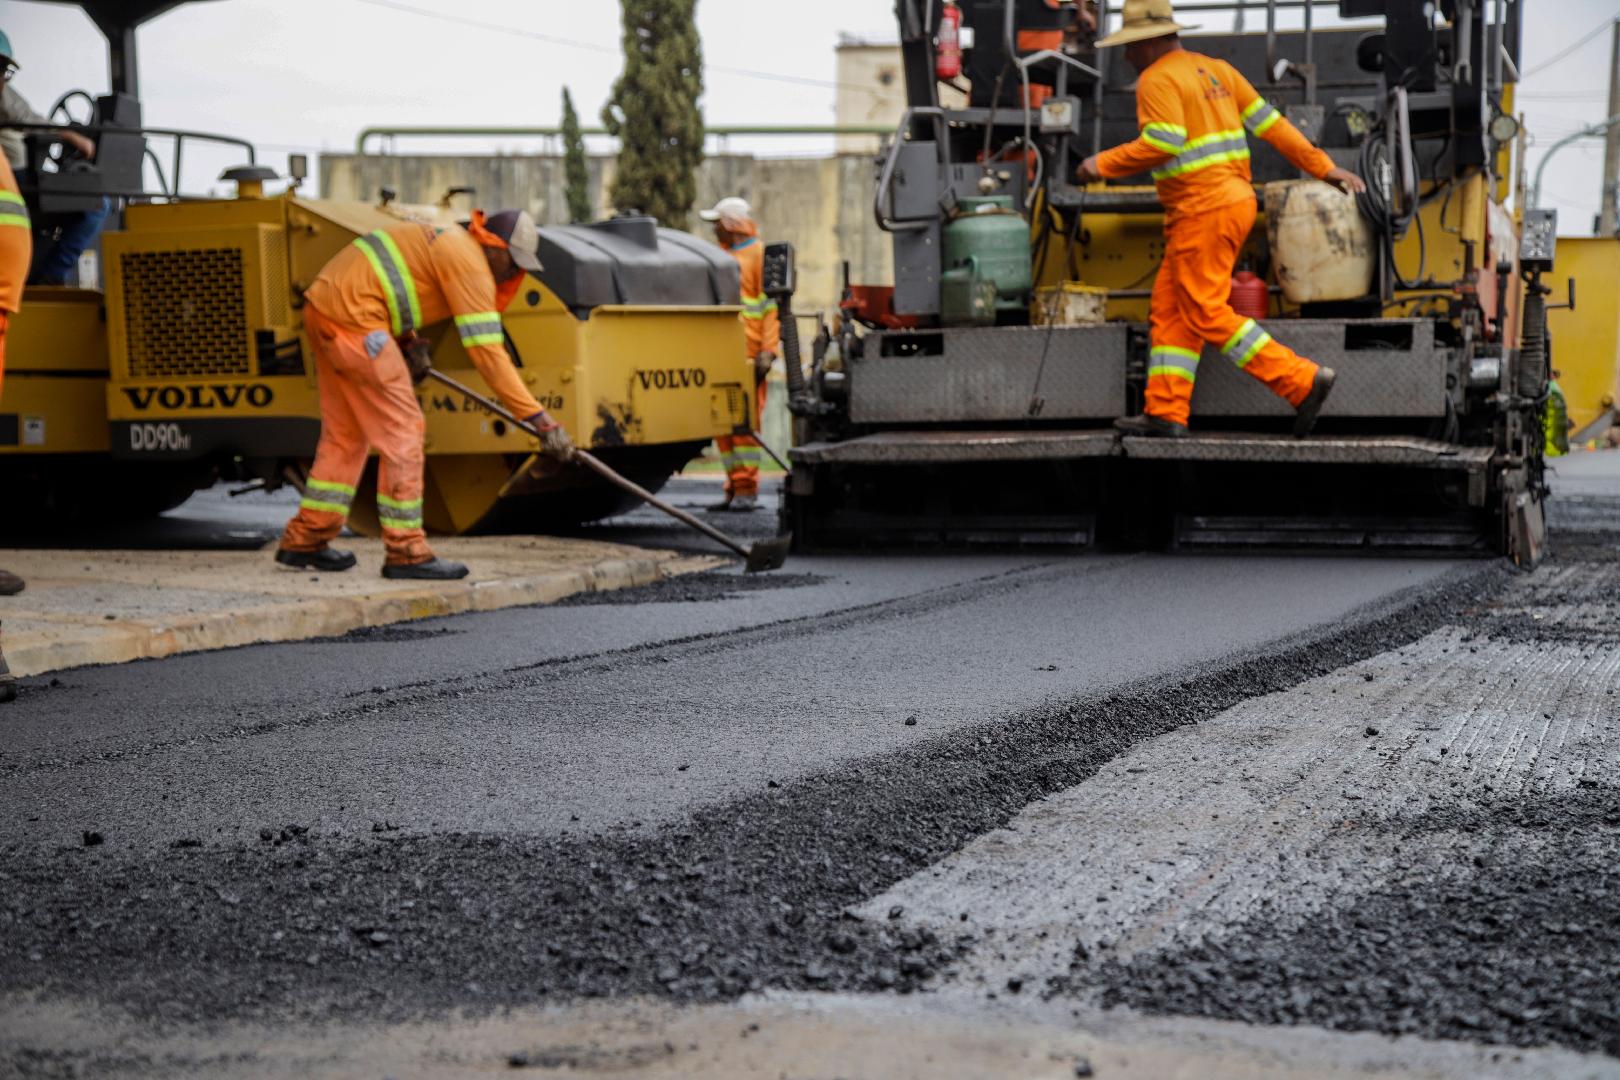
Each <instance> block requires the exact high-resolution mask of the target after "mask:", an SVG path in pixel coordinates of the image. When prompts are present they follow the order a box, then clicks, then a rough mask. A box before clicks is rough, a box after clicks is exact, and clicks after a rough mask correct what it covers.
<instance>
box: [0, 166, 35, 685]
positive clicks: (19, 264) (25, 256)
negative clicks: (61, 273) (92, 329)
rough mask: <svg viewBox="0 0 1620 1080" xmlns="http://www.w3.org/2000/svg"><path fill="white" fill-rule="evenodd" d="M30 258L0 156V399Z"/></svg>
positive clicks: (3, 678)
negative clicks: (9, 331)
mask: <svg viewBox="0 0 1620 1080" xmlns="http://www.w3.org/2000/svg"><path fill="white" fill-rule="evenodd" d="M33 256H34V233H33V230H32V229H30V228H29V224H28V206H27V204H26V203H24V202H23V197H22V194H21V192H19V191H18V190H17V177H16V176H15V175H13V173H12V171H11V166H10V165H9V164H8V163H7V162H6V159H5V158H4V157H3V156H0V399H3V398H4V396H5V378H6V328H7V326H8V325H9V324H10V322H11V317H12V316H13V315H15V314H16V313H17V310H18V309H19V308H21V307H22V294H23V283H24V282H26V281H27V280H28V264H29V262H30V261H32V259H33ZM22 591H23V579H22V578H20V577H18V576H17V575H16V574H13V573H9V572H7V571H5V570H0V596H15V595H16V594H17V593H20V592H22ZM16 696H17V680H16V679H14V678H12V676H11V669H10V668H8V667H7V666H6V654H5V651H4V650H3V649H0V702H6V701H12V700H14V699H15V698H16Z"/></svg>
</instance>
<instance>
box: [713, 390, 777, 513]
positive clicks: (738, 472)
mask: <svg viewBox="0 0 1620 1080" xmlns="http://www.w3.org/2000/svg"><path fill="white" fill-rule="evenodd" d="M754 400H755V403H756V405H757V408H758V411H757V412H756V413H755V414H754V415H755V416H757V417H758V418H759V423H760V424H761V425H762V426H763V425H764V423H765V380H764V379H761V380H759V383H758V384H757V385H756V386H755V387H754ZM714 444H715V446H717V447H719V448H720V463H721V464H722V465H724V466H725V467H726V494H727V495H731V496H737V495H748V496H752V497H755V498H757V497H758V496H759V467H760V465H762V464H764V461H765V451H764V449H763V448H761V447H760V445H759V443H758V442H757V441H756V440H755V439H754V437H753V436H752V435H722V436H720V437H719V438H718V439H716V440H714Z"/></svg>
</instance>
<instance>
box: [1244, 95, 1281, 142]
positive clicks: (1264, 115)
mask: <svg viewBox="0 0 1620 1080" xmlns="http://www.w3.org/2000/svg"><path fill="white" fill-rule="evenodd" d="M1281 119H1282V113H1280V112H1278V111H1277V110H1276V109H1275V108H1274V107H1273V106H1272V104H1271V102H1269V101H1267V100H1266V99H1265V98H1255V99H1254V100H1253V101H1251V102H1249V107H1248V108H1247V109H1244V110H1243V126H1244V127H1246V128H1248V129H1249V130H1250V131H1252V132H1254V133H1255V134H1256V135H1264V134H1265V133H1266V132H1268V131H1270V130H1271V126H1272V125H1273V124H1275V123H1276V122H1277V121H1279V120H1281Z"/></svg>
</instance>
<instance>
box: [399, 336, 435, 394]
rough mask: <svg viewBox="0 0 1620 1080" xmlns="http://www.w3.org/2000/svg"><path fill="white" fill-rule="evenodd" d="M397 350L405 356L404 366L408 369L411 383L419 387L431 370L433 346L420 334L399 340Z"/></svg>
mask: <svg viewBox="0 0 1620 1080" xmlns="http://www.w3.org/2000/svg"><path fill="white" fill-rule="evenodd" d="M399 348H400V351H401V352H403V353H404V354H405V366H406V367H407V368H409V369H410V373H411V382H412V383H414V384H416V385H417V386H421V385H422V380H423V379H426V378H427V376H428V372H429V371H431V370H432V369H433V346H432V345H430V344H428V339H427V338H425V337H423V336H422V335H421V334H411V335H409V336H407V337H404V338H401V339H400V343H399Z"/></svg>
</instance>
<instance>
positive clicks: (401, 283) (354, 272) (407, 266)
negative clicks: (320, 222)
mask: <svg viewBox="0 0 1620 1080" xmlns="http://www.w3.org/2000/svg"><path fill="white" fill-rule="evenodd" d="M518 280H519V281H521V280H522V279H521V278H519V279H518ZM497 294H498V290H497V289H496V285H495V275H494V274H493V273H491V272H490V269H489V262H488V261H487V260H486V259H485V258H484V252H483V248H482V247H480V246H479V243H478V241H477V240H475V239H474V238H473V237H472V235H471V234H470V233H468V232H467V231H466V230H465V229H461V228H448V229H446V228H439V227H437V226H433V225H424V224H419V223H417V222H405V223H402V224H399V225H394V226H390V227H389V228H386V229H379V230H378V231H376V232H374V233H371V234H370V235H368V236H362V237H360V239H358V240H356V241H355V242H354V243H353V244H351V245H349V246H348V247H347V248H345V249H343V251H341V252H339V253H338V254H337V255H336V256H334V257H333V259H332V261H331V262H329V263H327V264H326V266H325V267H324V268H323V269H322V270H321V272H320V275H319V276H318V277H316V279H315V282H314V284H312V285H311V286H310V287H309V289H308V290H307V291H306V292H305V294H304V295H305V298H306V299H307V300H308V301H309V303H310V304H312V305H313V306H314V307H315V309H316V310H317V311H319V312H320V313H321V314H322V315H324V316H326V318H328V319H330V320H331V321H333V322H335V323H338V324H339V325H341V326H345V327H348V328H350V329H354V330H360V331H365V332H370V331H373V330H386V331H388V332H389V333H391V334H393V335H394V337H396V338H398V337H402V336H404V335H405V334H407V333H410V332H411V331H413V330H414V331H420V330H423V329H425V328H427V327H429V326H432V325H434V324H435V323H440V322H443V321H444V320H446V319H449V318H452V317H453V318H454V319H455V321H456V331H457V333H459V334H460V336H461V344H462V346H463V347H464V348H465V349H466V350H467V356H468V357H469V358H471V360H472V362H473V366H474V367H476V368H477V369H478V373H479V374H480V375H482V376H483V377H484V381H485V382H486V383H488V384H489V386H490V389H492V390H494V391H495V394H496V396H497V397H499V398H500V399H501V404H503V405H505V406H506V407H507V408H508V409H510V410H511V411H512V413H513V414H515V415H517V416H520V417H523V418H524V419H528V418H529V417H532V416H534V415H535V414H537V413H539V412H541V411H542V410H541V408H540V403H539V402H538V401H536V400H535V399H534V395H533V394H531V393H529V389H528V387H526V386H524V385H523V379H522V377H521V376H519V375H518V373H517V368H516V366H515V365H514V364H513V362H512V357H511V356H510V355H509V354H508V353H507V351H506V335H505V333H504V332H503V331H502V329H501V312H500V307H501V304H500V301H499V299H498V295H497ZM508 298H509V296H508Z"/></svg>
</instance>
